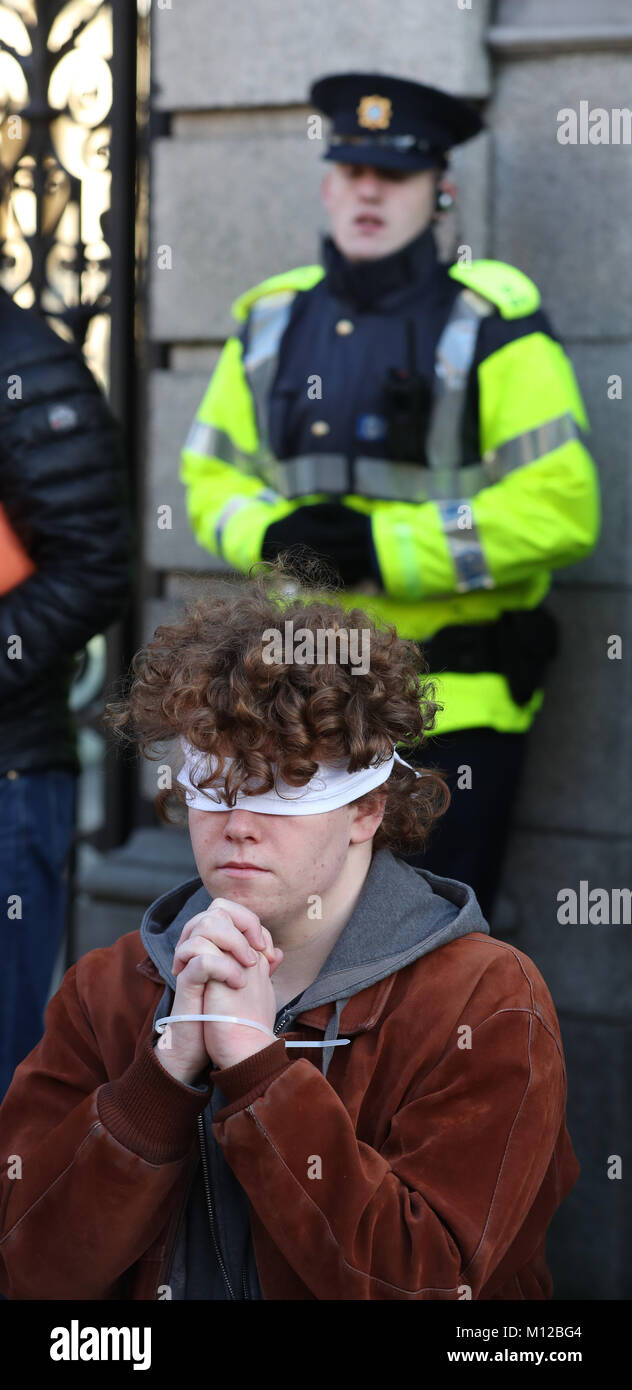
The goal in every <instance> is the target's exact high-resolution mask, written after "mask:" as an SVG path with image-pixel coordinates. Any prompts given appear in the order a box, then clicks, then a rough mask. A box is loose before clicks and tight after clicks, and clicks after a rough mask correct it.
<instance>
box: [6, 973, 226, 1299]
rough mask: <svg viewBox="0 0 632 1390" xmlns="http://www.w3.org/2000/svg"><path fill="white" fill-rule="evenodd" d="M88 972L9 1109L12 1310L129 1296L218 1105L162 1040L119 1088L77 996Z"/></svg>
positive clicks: (51, 1024)
mask: <svg viewBox="0 0 632 1390" xmlns="http://www.w3.org/2000/svg"><path fill="white" fill-rule="evenodd" d="M90 954H91V955H95V954H96V953H95V952H91V953H90ZM100 954H102V955H103V956H106V955H107V952H106V951H104V952H102V953H100ZM85 959H86V958H85V957H84V960H85ZM81 964H82V962H79V966H72V967H71V969H70V970H69V971H68V972H67V974H66V975H65V977H64V980H63V983H62V985H61V987H60V989H59V991H58V992H57V994H56V995H55V996H54V997H53V999H52V1000H51V1002H50V1004H49V1007H48V1010H47V1016H46V1032H45V1034H44V1037H43V1038H42V1040H41V1041H40V1043H39V1044H38V1045H37V1047H36V1048H34V1050H33V1051H32V1052H31V1053H30V1054H29V1056H28V1057H27V1058H26V1059H25V1060H24V1061H23V1062H22V1063H21V1065H20V1066H19V1067H18V1068H17V1069H16V1072H15V1074H14V1078H13V1081H12V1083H11V1086H10V1087H9V1090H8V1092H7V1094H6V1096H5V1099H4V1102H3V1104H2V1106H1V1107H0V1132H1V1133H2V1141H3V1142H2V1159H3V1162H2V1168H1V1169H0V1292H2V1293H3V1294H4V1295H5V1296H6V1297H8V1298H10V1299H51V1298H57V1299H75V1298H78V1299H107V1298H116V1297H118V1296H121V1295H120V1293H119V1290H118V1287H117V1286H118V1285H119V1281H120V1280H121V1278H122V1276H123V1275H124V1274H125V1272H126V1271H127V1270H128V1269H130V1268H131V1266H132V1265H133V1264H134V1263H135V1262H136V1261H137V1260H139V1259H140V1258H141V1256H142V1255H144V1254H145V1253H146V1252H147V1250H148V1249H149V1247H150V1246H151V1245H152V1243H153V1242H154V1241H155V1240H156V1239H157V1238H158V1237H159V1235H160V1233H161V1231H162V1230H163V1228H164V1225H165V1217H164V1208H165V1204H166V1203H168V1201H169V1199H170V1197H171V1196H172V1195H173V1193H174V1189H175V1188H176V1187H177V1186H178V1185H179V1184H180V1183H181V1182H182V1181H183V1175H184V1170H185V1168H186V1165H187V1161H188V1157H189V1156H190V1152H191V1147H192V1145H193V1144H194V1142H195V1126H196V1120H197V1116H198V1114H200V1113H201V1112H202V1111H203V1110H204V1108H205V1106H206V1105H207V1104H208V1101H209V1097H210V1090H209V1088H208V1086H207V1085H204V1086H200V1087H189V1086H184V1085H180V1083H179V1082H177V1081H175V1080H174V1079H173V1077H171V1076H170V1075H169V1074H168V1072H167V1071H165V1069H164V1067H162V1065H161V1063H160V1062H159V1061H158V1058H157V1057H156V1055H155V1053H154V1051H153V1048H152V1045H151V1038H148V1039H147V1040H146V1041H145V1042H144V1043H143V1044H142V1046H141V1047H140V1049H139V1050H138V1051H137V1054H136V1056H135V1058H134V1060H133V1061H132V1062H131V1063H130V1064H129V1066H128V1067H127V1069H126V1071H125V1072H124V1073H123V1074H122V1075H121V1076H119V1077H117V1078H116V1079H114V1080H111V1079H110V1078H109V1077H108V1075H107V1071H106V1068H105V1065H104V1062H103V1060H102V1057H101V1055H100V1051H99V1047H98V1044H97V1040H96V1037H95V1033H94V1031H93V1027H92V1023H91V1020H90V1018H89V1017H88V1016H87V1014H86V1012H85V1010H84V1007H83V1005H82V1000H81V997H80V990H79V989H78V985H77V972H78V969H79V968H80V967H81ZM106 984H107V982H105V981H104V982H103V989H104V990H105V991H106V992H107V989H106ZM118 1026H119V1027H124V1026H125V1021H124V1016H123V1015H122V1014H121V1016H120V1019H119V1025H118Z"/></svg>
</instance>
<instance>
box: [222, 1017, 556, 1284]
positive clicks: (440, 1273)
mask: <svg viewBox="0 0 632 1390" xmlns="http://www.w3.org/2000/svg"><path fill="white" fill-rule="evenodd" d="M413 1031H414V1030H413ZM408 1034H409V1042H410V1046H411V1047H414V1037H413V1036H412V1033H411V1030H410V1027H409V1029H408ZM404 1036H405V1032H404V1031H403V1030H400V1031H398V1033H397V1039H396V1044H397V1046H398V1048H400V1049H401V1046H402V1039H403V1037H404ZM283 1046H284V1045H283V1043H282V1042H277V1043H273V1044H271V1045H270V1047H269V1048H265V1049H263V1050H262V1051H261V1052H259V1053H257V1054H255V1055H254V1057H251V1058H248V1059H247V1061H246V1062H242V1063H239V1064H238V1065H237V1066H235V1067H231V1068H228V1069H226V1070H224V1071H220V1072H216V1073H215V1074H214V1077H215V1080H216V1083H217V1085H218V1086H219V1087H220V1090H221V1091H222V1094H223V1095H224V1096H226V1097H227V1100H228V1102H229V1103H228V1104H227V1106H226V1107H225V1108H224V1109H223V1110H221V1111H218V1112H217V1114H216V1116H215V1122H214V1132H215V1134H216V1137H217V1139H218V1142H219V1143H220V1144H221V1145H222V1148H223V1150H224V1154H225V1157H226V1159H227V1160H228V1162H229V1163H230V1165H231V1168H232V1170H233V1172H234V1174H235V1176H236V1177H237V1179H238V1181H239V1182H240V1183H241V1185H242V1187H244V1188H245V1190H246V1192H247V1194H248V1197H249V1200H250V1203H251V1205H252V1207H253V1208H254V1209H255V1211H256V1212H257V1215H258V1217H259V1218H260V1220H261V1222H262V1224H263V1226H264V1227H265V1228H266V1230H267V1231H268V1232H269V1234H270V1237H271V1239H272V1240H273V1241H274V1243H275V1245H277V1246H278V1248H279V1249H280V1250H281V1251H282V1253H283V1255H284V1257H285V1259H286V1260H287V1262H288V1263H289V1265H290V1266H291V1268H292V1269H293V1270H294V1271H295V1272H296V1274H297V1275H298V1276H299V1278H300V1279H301V1280H302V1281H303V1283H304V1284H305V1285H306V1287H307V1288H308V1289H309V1290H310V1292H311V1293H312V1295H313V1296H314V1297H315V1298H317V1299H336V1300H341V1299H356V1300H357V1299H405V1298H410V1299H424V1298H430V1299H433V1298H437V1297H440V1298H445V1299H459V1298H462V1297H471V1298H472V1299H475V1298H477V1297H478V1294H479V1292H480V1290H481V1288H482V1287H483V1285H484V1284H485V1283H486V1282H487V1281H488V1280H489V1279H490V1277H491V1276H492V1275H493V1272H494V1270H495V1269H497V1267H498V1265H499V1264H500V1261H501V1260H502V1258H503V1256H504V1255H505V1253H506V1251H507V1250H508V1249H509V1247H510V1245H511V1243H512V1241H513V1240H514V1238H515V1236H516V1234H517V1232H518V1231H519V1229H520V1227H521V1225H522V1223H523V1222H524V1219H525V1216H526V1215H527V1213H528V1212H529V1210H530V1209H531V1207H532V1206H533V1204H534V1202H535V1199H536V1195H537V1194H538V1193H539V1190H540V1188H541V1187H542V1184H543V1179H544V1176H545V1173H546V1171H547V1168H548V1167H549V1164H550V1161H551V1156H552V1153H553V1151H554V1148H555V1144H556V1139H557V1136H558V1133H559V1130H560V1125H561V1123H562V1122H563V1120H564V1114H565V1096H566V1080H565V1071H564V1065H563V1060H562V1057H561V1055H560V1051H559V1048H558V1044H557V1042H556V1040H555V1039H554V1038H553V1037H552V1035H551V1033H550V1032H549V1031H548V1030H547V1028H546V1027H545V1026H544V1025H543V1023H542V1022H541V1021H540V1020H539V1018H538V1017H537V1015H536V1014H534V1013H532V1012H531V1011H530V1010H527V1009H500V1010H499V1011H498V1012H496V1013H495V1014H494V1015H493V1016H490V1017H488V1018H486V1019H485V1020H484V1021H483V1022H481V1023H480V1024H479V1025H478V1027H476V1028H473V1029H472V1044H471V1049H470V1050H460V1049H459V1048H458V1047H457V1046H455V1047H453V1048H452V1050H451V1051H449V1052H448V1053H447V1055H445V1056H444V1057H443V1058H442V1059H441V1060H440V1061H439V1063H438V1064H437V1066H436V1067H435V1068H434V1069H433V1070H432V1071H431V1072H430V1073H429V1074H427V1075H425V1076H424V1078H423V1079H419V1080H418V1081H417V1083H416V1084H414V1083H413V1085H412V1086H411V1087H410V1088H409V1092H408V1094H407V1095H406V1096H405V1098H404V1101H403V1103H402V1104H401V1106H400V1108H399V1109H398V1110H397V1111H396V1113H395V1114H394V1115H393V1117H392V1121H391V1123H390V1126H389V1127H388V1129H387V1132H386V1135H385V1138H384V1141H383V1143H382V1144H381V1145H380V1147H379V1149H377V1148H372V1147H370V1145H369V1144H367V1143H364V1142H363V1141H362V1140H359V1139H358V1138H357V1136H356V1133H355V1129H354V1124H353V1122H352V1119H351V1117H350V1116H349V1114H348V1112H347V1110H346V1108H345V1106H344V1104H343V1102H342V1101H341V1100H340V1098H339V1097H338V1095H337V1094H336V1092H335V1091H334V1090H333V1088H332V1086H331V1085H330V1084H329V1082H328V1081H327V1079H326V1078H325V1077H323V1075H322V1073H321V1072H320V1071H319V1070H318V1069H317V1067H316V1066H314V1065H313V1064H312V1063H311V1062H309V1061H307V1060H304V1059H302V1058H301V1059H298V1060H295V1061H291V1060H289V1055H288V1054H287V1053H286V1059H285V1061H284V1059H283ZM385 1065H386V1062H385ZM316 1160H320V1162H319V1164H318V1163H316ZM564 1195H565V1193H562V1194H560V1193H556V1194H553V1195H552V1194H551V1193H549V1194H548V1198H549V1203H550V1204H549V1209H548V1211H543V1212H542V1216H543V1220H542V1238H544V1232H545V1230H546V1225H547V1223H548V1220H550V1217H551V1215H552V1214H553V1211H554V1210H555V1208H556V1206H557V1205H559V1202H560V1200H561V1198H562V1196H564ZM531 1254H532V1250H531V1249H529V1250H527V1251H526V1252H525V1262H526V1260H527V1259H528V1258H529V1257H530V1256H531ZM464 1288H467V1289H469V1290H471V1293H467V1292H464Z"/></svg>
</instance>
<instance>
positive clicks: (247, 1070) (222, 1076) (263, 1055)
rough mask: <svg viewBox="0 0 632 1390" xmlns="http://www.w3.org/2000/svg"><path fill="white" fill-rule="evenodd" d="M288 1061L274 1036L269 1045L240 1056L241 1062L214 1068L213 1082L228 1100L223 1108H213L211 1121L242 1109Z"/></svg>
mask: <svg viewBox="0 0 632 1390" xmlns="http://www.w3.org/2000/svg"><path fill="white" fill-rule="evenodd" d="M291 1065H292V1057H291V1055H289V1054H288V1052H287V1049H286V1046H285V1043H284V1042H283V1039H282V1038H278V1039H277V1040H276V1042H273V1043H270V1046H269V1047H262V1048H261V1050H260V1051H259V1052H253V1054H252V1056H251V1057H244V1060H243V1062H236V1063H235V1065H234V1067H223V1068H220V1069H219V1070H218V1071H214V1072H213V1082H214V1083H215V1085H216V1086H217V1087H218V1088H219V1090H220V1091H221V1092H222V1095H224V1096H226V1100H227V1101H228V1102H229V1103H228V1105H226V1106H225V1107H224V1109H223V1110H218V1111H217V1113H216V1114H215V1115H214V1116H213V1123H214V1124H215V1122H216V1121H217V1120H219V1121H222V1120H225V1119H228V1116H229V1115H232V1114H233V1113H234V1112H235V1111H237V1110H243V1109H244V1107H245V1106H246V1105H249V1104H250V1102H251V1101H253V1100H256V1099H257V1097H258V1096H262V1095H263V1093H264V1091H265V1090H266V1089H267V1087H268V1086H269V1085H270V1082H271V1081H272V1080H274V1078H275V1077H277V1076H279V1075H280V1073H281V1072H282V1071H285V1070H286V1069H287V1067H290V1066H291Z"/></svg>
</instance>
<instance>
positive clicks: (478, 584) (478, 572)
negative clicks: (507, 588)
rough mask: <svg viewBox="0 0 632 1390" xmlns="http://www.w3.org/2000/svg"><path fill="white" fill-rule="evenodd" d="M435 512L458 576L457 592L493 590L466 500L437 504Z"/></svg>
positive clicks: (492, 583)
mask: <svg viewBox="0 0 632 1390" xmlns="http://www.w3.org/2000/svg"><path fill="white" fill-rule="evenodd" d="M437 509H438V511H439V514H440V516H441V522H442V525H443V530H444V534H445V538H446V540H447V542H448V548H449V550H450V554H451V556H452V559H453V560H454V564H455V568H456V572H457V576H458V579H457V585H456V587H457V590H458V592H459V593H465V592H466V591H467V590H468V589H494V588H495V583H494V580H493V579H492V577H491V574H489V572H488V569H487V565H486V563H485V556H484V555H483V548H482V546H481V542H480V537H479V534H478V531H477V529H476V523H475V521H474V518H473V516H472V511H471V508H470V506H469V503H468V499H467V497H461V498H460V499H458V500H455V501H453V502H438V503H437Z"/></svg>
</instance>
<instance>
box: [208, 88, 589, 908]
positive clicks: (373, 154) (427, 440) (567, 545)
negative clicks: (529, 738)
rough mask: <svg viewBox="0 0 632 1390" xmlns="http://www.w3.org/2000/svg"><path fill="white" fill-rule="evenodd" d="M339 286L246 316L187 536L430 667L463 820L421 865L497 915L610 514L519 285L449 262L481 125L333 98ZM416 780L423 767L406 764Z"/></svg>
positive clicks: (325, 243) (259, 298) (567, 379)
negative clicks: (286, 577) (517, 804)
mask: <svg viewBox="0 0 632 1390" xmlns="http://www.w3.org/2000/svg"><path fill="white" fill-rule="evenodd" d="M310 98H311V101H312V102H313V104H314V105H315V106H316V107H317V108H318V110H319V111H321V112H324V113H325V114H326V115H328V116H329V117H330V118H331V129H330V135H329V144H328V148H327V151H326V153H325V155H324V158H325V160H326V161H327V163H328V166H329V167H328V171H327V173H326V174H325V177H324V179H323V184H322V200H323V203H324V206H325V209H326V211H327V213H328V215H329V226H330V235H326V236H324V237H323V239H322V255H321V262H322V263H321V264H317V265H311V266H302V267H300V268H298V269H296V270H291V271H288V272H287V273H285V274H281V275H276V276H274V277H272V278H271V279H268V280H265V281H264V282H263V283H262V284H260V285H257V286H256V287H255V288H254V289H251V290H249V291H248V292H247V293H246V294H244V295H242V296H241V297H240V298H239V299H238V300H237V301H236V303H235V305H234V306H233V313H234V315H235V317H236V319H237V320H238V322H239V323H240V325H241V327H240V331H239V332H238V333H236V334H235V335H233V336H231V337H230V338H229V339H228V341H227V343H226V345H225V347H224V349H223V352H222V355H221V358H220V360H219V362H218V365H217V367H216V370H215V372H214V375H213V377H212V380H211V382H210V385H209V387H208V390H207V392H206V394H205V396H204V399H203V401H202V403H201V406H200V409H199V411H198V413H197V416H196V419H195V422H194V424H193V426H192V429H191V431H190V434H189V437H188V439H187V441H186V445H185V447H184V450H183V454H182V466H181V478H182V481H183V482H184V484H185V487H186V489H187V508H188V515H189V518H190V522H191V525H192V527H193V530H194V532H195V535H196V537H197V540H198V541H199V543H200V544H202V545H204V546H205V547H207V548H208V549H209V550H210V551H212V553H213V554H215V555H217V556H221V557H222V558H223V559H224V560H226V561H227V562H228V563H229V564H230V565H231V566H232V567H233V568H234V569H236V570H240V571H242V572H244V573H245V572H247V571H248V569H249V567H250V566H251V565H252V564H253V563H255V562H256V561H258V560H260V559H272V558H274V557H275V556H276V555H277V554H278V553H279V551H281V550H284V549H286V548H287V547H289V546H291V545H293V544H296V543H302V544H308V545H310V546H312V547H314V548H315V549H316V550H317V551H318V552H319V553H320V554H321V555H323V556H325V557H327V558H328V559H329V560H330V561H331V562H332V563H333V564H334V565H335V566H336V567H337V569H338V571H339V573H340V576H341V579H342V581H343V583H344V585H345V586H346V590H345V593H344V596H343V601H344V602H345V603H348V605H349V606H350V607H351V606H353V605H354V604H360V605H361V604H362V601H363V599H366V600H368V599H370V606H371V608H372V610H373V611H374V612H376V613H378V614H379V615H380V616H382V617H383V619H384V620H385V621H387V622H392V623H393V624H394V625H395V627H396V629H397V631H398V632H399V634H400V635H401V636H403V637H408V638H413V639H415V640H417V641H419V642H420V643H421V644H422V647H423V651H424V655H425V657H426V660H427V662H428V664H429V666H430V670H431V671H432V672H433V673H435V672H437V673H440V675H439V683H438V692H437V694H438V698H439V699H440V700H441V702H442V704H443V711H442V713H440V715H439V716H438V718H437V723H436V733H435V736H434V737H433V738H432V739H431V740H429V741H428V743H427V744H426V745H425V746H424V749H423V756H422V757H420V761H421V762H422V763H425V764H430V763H433V764H434V765H436V766H439V767H441V768H442V769H443V770H444V772H445V774H446V777H447V780H448V782H449V783H450V785H451V789H452V793H453V795H452V804H451V807H450V810H449V812H448V813H447V815H446V816H445V817H444V819H443V821H442V822H440V823H439V826H438V828H437V830H436V831H435V834H434V837H433V839H432V840H431V842H430V844H429V847H428V849H427V851H426V852H425V854H420V855H419V856H415V857H413V858H411V862H413V863H416V864H420V865H424V866H425V867H427V868H429V869H432V870H433V871H434V872H436V873H439V874H445V875H447V876H451V877H453V878H457V879H461V880H463V881H465V882H469V883H471V884H472V885H473V887H474V889H475V891H476V892H477V895H478V897H479V901H480V903H481V906H482V908H483V911H484V912H485V913H486V915H488V916H489V914H490V911H491V907H492V903H493V898H494V893H495V889H496V887H497V882H498V877H499V871H500V867H501V863H502V855H503V850H504V846H505V841H506V836H507V830H508V826H509V821H510V812H511V807H512V803H513V800H514V797H515V794H516V789H517V786H518V782H519V777H520V773H521V768H522V764H523V759H524V751H525V735H526V733H527V731H528V729H529V728H530V726H531V724H532V721H533V719H534V717H535V714H536V712H537V711H538V709H539V708H540V705H541V703H542V677H543V672H544V669H545V666H546V663H547V661H548V660H549V659H550V657H551V656H552V655H553V653H554V650H555V625H554V622H553V619H552V618H551V616H550V615H549V614H548V613H547V611H546V609H545V608H543V607H542V600H543V598H544V596H545V594H546V592H547V590H548V588H549V585H550V580H551V571H552V570H553V569H556V568H558V567H560V566H562V565H567V564H570V563H572V562H574V561H576V560H579V559H581V558H582V557H583V556H585V555H586V554H588V553H589V551H590V550H591V549H592V547H593V546H594V544H595V541H596V539H597V535H598V529H599V493H598V484H597V478H596V473H595V469H594V465H593V463H592V460H591V457H590V454H589V453H588V451H587V448H586V444H585V442H584V434H585V431H586V430H587V428H588V422H587V419H586V414H585V410H584V406H583V403H582V400H581V397H580V394H579V391H578V388H577V384H576V380H575V376H574V373H573V369H572V366H571V364H570V362H569V360H568V358H567V357H566V355H565V353H564V351H563V348H562V346H561V345H560V343H559V341H558V339H557V338H556V336H555V334H554V332H553V330H552V328H551V325H550V323H549V321H548V319H547V317H546V316H545V314H544V313H543V311H542V309H541V308H540V295H539V292H538V290H537V288H536V286H535V285H534V284H533V282H532V281H531V280H530V279H529V278H528V277H527V276H526V275H525V274H523V273H522V272H521V271H520V270H518V269H516V268H515V267H514V266H511V265H506V264H504V263H502V262H500V261H493V260H471V257H469V254H468V252H467V248H460V250H461V252H462V253H464V255H463V258H462V259H461V258H460V259H459V260H458V261H457V263H455V264H453V265H445V264H442V263H441V262H440V261H439V259H438V254H437V248H436V243H435V238H434V232H433V228H432V223H433V221H434V220H436V217H437V216H438V215H439V214H440V212H441V210H442V208H443V207H444V206H445V203H446V195H445V190H444V189H443V186H442V185H443V183H444V181H445V173H444V171H445V169H446V167H447V152H448V150H449V149H450V148H452V147H453V146H454V145H457V144H460V143H462V142H463V141H465V140H469V139H471V138H472V136H474V135H476V134H477V133H478V132H479V131H480V130H481V129H482V121H481V119H480V117H479V116H478V114H477V113H476V112H475V111H474V110H473V109H472V108H471V107H470V106H469V105H467V104H466V103H465V102H463V101H461V100H459V99H456V98H455V97H453V96H450V95H448V94H446V93H444V92H441V91H438V90H436V89H434V88H432V87H428V86H423V85H421V84H420V83H417V82H411V81H405V80H402V79H400V78H394V77H385V76H383V75H380V74H376V73H370V74H362V73H360V74H358V73H350V74H345V75H339V76H333V77H326V78H324V79H322V80H321V81H319V82H317V83H316V84H315V85H314V86H313V87H312V90H311V93H310ZM400 751H402V755H403V756H405V757H408V760H409V761H411V760H414V758H413V755H411V753H410V751H409V750H400Z"/></svg>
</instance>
